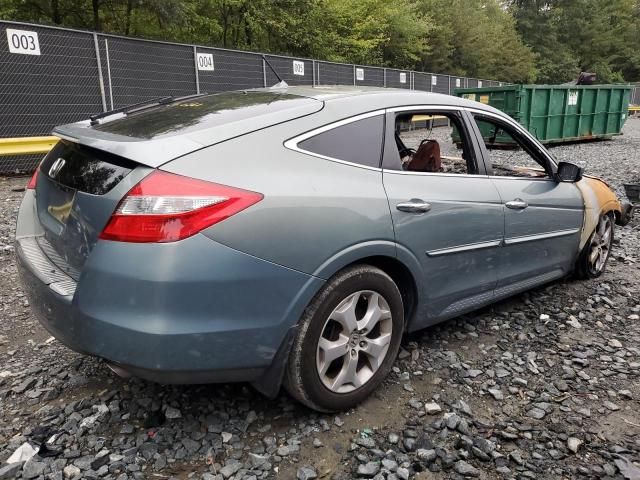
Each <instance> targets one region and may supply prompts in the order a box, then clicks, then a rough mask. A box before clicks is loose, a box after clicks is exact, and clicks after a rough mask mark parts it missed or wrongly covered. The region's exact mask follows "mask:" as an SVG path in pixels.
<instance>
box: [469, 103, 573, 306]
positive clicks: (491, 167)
mask: <svg viewBox="0 0 640 480" xmlns="http://www.w3.org/2000/svg"><path fill="white" fill-rule="evenodd" d="M472 116H473V118H474V120H475V121H474V122H473V128H474V131H475V134H476V136H477V138H478V140H479V143H480V149H481V151H482V156H483V158H484V162H485V168H486V171H487V173H488V174H489V176H490V178H491V181H492V182H493V184H494V185H495V186H496V188H497V189H498V192H499V193H500V197H501V198H502V201H503V206H504V224H505V234H504V246H503V248H501V249H500V252H501V254H500V265H499V268H498V284H497V291H496V296H498V297H499V296H506V295H508V294H511V293H513V292H515V291H518V290H523V289H525V288H529V287H531V286H533V285H535V284H541V283H544V282H547V281H549V280H553V279H555V278H559V277H561V276H563V275H565V274H567V273H568V272H569V271H570V270H571V269H572V267H573V263H574V261H575V259H576V255H577V251H578V244H579V241H580V231H581V229H582V222H583V217H584V204H583V200H582V195H581V194H580V191H579V190H578V188H577V187H576V185H575V184H573V183H562V182H558V181H556V180H555V171H556V165H555V163H554V162H553V160H552V159H551V157H550V156H549V154H548V152H546V150H545V149H544V148H543V147H542V146H541V145H540V144H538V143H537V142H536V141H535V140H534V139H533V138H532V137H530V135H529V134H528V133H527V132H526V131H525V130H524V129H523V128H522V127H520V126H519V125H517V124H516V123H515V122H511V121H509V120H505V119H503V118H502V117H500V116H497V115H495V114H491V113H480V112H475V113H473V114H472Z"/></svg>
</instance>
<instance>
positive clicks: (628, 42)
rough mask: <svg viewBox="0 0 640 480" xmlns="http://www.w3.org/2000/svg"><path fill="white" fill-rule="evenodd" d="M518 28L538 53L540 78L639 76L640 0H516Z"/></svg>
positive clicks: (554, 80)
mask: <svg viewBox="0 0 640 480" xmlns="http://www.w3.org/2000/svg"><path fill="white" fill-rule="evenodd" d="M509 4H510V5H509V7H510V8H509V9H510V12H511V13H512V14H513V16H514V18H515V19H516V24H517V28H518V31H519V33H520V34H521V35H522V38H523V39H524V41H525V43H526V44H527V45H530V46H531V48H533V50H534V51H535V52H536V55H537V60H536V64H537V68H538V71H539V76H538V81H539V82H546V83H558V82H566V81H569V80H573V79H575V78H576V77H577V75H578V73H579V72H580V71H589V72H595V73H596V74H597V76H598V82H600V83H610V82H622V81H637V80H639V79H640V54H639V53H638V52H639V51H640V1H639V0H548V1H543V0H511V1H510V2H509Z"/></svg>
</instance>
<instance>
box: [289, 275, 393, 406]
mask: <svg viewBox="0 0 640 480" xmlns="http://www.w3.org/2000/svg"><path fill="white" fill-rule="evenodd" d="M403 331H404V310H403V305H402V296H401V294H400V291H399V290H398V287H397V285H396V284H395V283H394V281H393V280H392V279H391V277H389V276H388V275H387V274H386V273H385V272H383V271H382V270H380V269H379V268H376V267H372V266H369V265H356V266H354V267H349V268H346V269H345V270H342V271H340V272H338V273H337V274H336V275H335V276H334V277H332V278H331V279H330V280H329V282H328V283H327V284H326V285H325V286H324V287H323V288H322V289H321V290H320V292H318V294H317V295H316V296H315V297H314V299H313V300H312V301H311V303H310V304H309V306H308V307H307V309H306V310H305V312H304V313H303V315H302V318H301V320H300V324H299V328H298V332H297V334H296V338H295V339H294V342H293V346H292V349H291V353H290V355H289V360H288V363H287V371H286V373H285V378H284V385H285V388H286V389H287V391H288V392H289V394H290V395H291V396H292V397H294V398H295V399H296V400H298V401H299V402H301V403H303V404H305V405H307V406H308V407H310V408H313V409H315V410H319V411H323V412H331V411H338V410H346V409H348V408H351V407H353V406H355V405H357V404H358V403H360V402H361V401H363V400H364V399H365V398H367V397H368V396H369V395H370V394H371V392H373V391H374V390H375V389H376V388H377V387H378V385H380V383H381V382H382V380H384V378H385V377H386V376H387V375H388V373H389V371H390V370H391V367H392V366H393V362H394V361H395V359H396V356H397V354H398V350H399V348H400V340H401V339H402V334H403Z"/></svg>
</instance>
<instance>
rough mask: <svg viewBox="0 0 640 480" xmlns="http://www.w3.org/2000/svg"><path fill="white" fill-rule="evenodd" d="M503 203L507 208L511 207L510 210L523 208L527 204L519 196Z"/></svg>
mask: <svg viewBox="0 0 640 480" xmlns="http://www.w3.org/2000/svg"><path fill="white" fill-rule="evenodd" d="M505 205H506V206H507V208H511V209H512V210H524V209H525V208H527V207H528V206H529V204H528V203H527V202H525V201H524V200H522V199H521V198H516V199H515V200H511V201H510V202H507V203H505Z"/></svg>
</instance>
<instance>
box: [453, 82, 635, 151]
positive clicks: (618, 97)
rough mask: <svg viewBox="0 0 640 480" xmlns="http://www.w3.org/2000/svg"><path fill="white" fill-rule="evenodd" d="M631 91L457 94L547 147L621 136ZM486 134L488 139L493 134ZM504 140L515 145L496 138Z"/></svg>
mask: <svg viewBox="0 0 640 480" xmlns="http://www.w3.org/2000/svg"><path fill="white" fill-rule="evenodd" d="M631 90H632V87H631V86H630V85H505V86H502V87H486V88H457V89H455V90H454V95H456V96H458V97H463V98H467V99H469V100H475V101H477V102H481V103H484V104H487V105H491V106H492V107H495V108H497V109H498V110H502V111H503V112H505V113H506V114H508V115H510V116H511V117H513V118H514V119H515V120H517V121H518V122H520V124H521V125H522V126H524V127H525V128H526V129H527V130H529V132H531V133H532V134H533V135H535V136H536V137H537V138H538V140H540V141H541V142H542V143H546V144H549V143H562V142H575V141H580V140H591V139H596V138H606V139H609V138H611V137H612V136H613V135H619V134H620V132H621V131H622V126H623V125H624V122H625V120H626V119H627V115H628V111H629V101H630V98H631ZM483 125H486V124H483ZM482 133H483V136H484V137H485V138H488V137H490V136H493V135H495V132H488V131H487V132H482ZM501 140H503V141H504V143H508V142H510V141H511V139H510V138H509V139H507V138H506V137H505V138H502V139H501V138H500V134H498V138H495V143H497V144H499V143H501Z"/></svg>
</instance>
